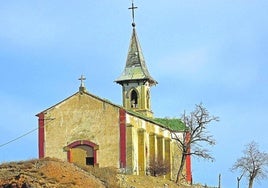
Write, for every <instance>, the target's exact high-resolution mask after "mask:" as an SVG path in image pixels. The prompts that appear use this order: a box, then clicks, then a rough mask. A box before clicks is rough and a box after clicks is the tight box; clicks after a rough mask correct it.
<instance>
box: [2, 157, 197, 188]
mask: <svg viewBox="0 0 268 188" xmlns="http://www.w3.org/2000/svg"><path fill="white" fill-rule="evenodd" d="M66 187H68V188H103V187H108V188H119V187H121V188H144V187H148V188H202V186H198V185H195V186H178V185H176V184H175V183H174V182H171V181H168V180H167V179H163V178H157V177H151V176H134V175H123V174H118V173H117V170H116V169H114V168H93V167H90V166H82V167H81V166H80V167H78V166H76V165H74V164H71V163H68V162H63V161H61V160H58V159H51V158H45V159H41V160H29V161H21V162H10V163H3V164H0V188H66Z"/></svg>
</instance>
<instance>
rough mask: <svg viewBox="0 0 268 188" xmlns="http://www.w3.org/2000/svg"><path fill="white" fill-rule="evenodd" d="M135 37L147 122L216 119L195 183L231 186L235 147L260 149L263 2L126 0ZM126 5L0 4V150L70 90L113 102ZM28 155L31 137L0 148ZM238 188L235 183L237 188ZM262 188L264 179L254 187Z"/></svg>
mask: <svg viewBox="0 0 268 188" xmlns="http://www.w3.org/2000/svg"><path fill="white" fill-rule="evenodd" d="M135 4H136V6H138V9H137V10H136V16H135V22H136V29H137V33H138V37H139V40H140V43H141V46H142V49H143V53H144V56H145V59H146V63H147V66H148V69H149V71H150V73H151V75H152V76H153V77H154V78H155V79H156V80H157V81H158V82H159V84H158V85H157V86H156V87H154V88H152V108H153V111H154V114H155V116H156V117H180V116H181V114H182V113H183V111H184V110H186V112H190V111H191V110H193V109H194V105H195V104H198V103H200V102H202V103H203V104H204V106H205V107H206V108H207V109H208V110H209V111H210V112H211V114H213V115H216V116H219V117H220V122H218V123H213V124H211V126H210V128H209V130H210V133H211V134H213V135H214V138H215V139H216V140H217V144H216V146H214V147H213V148H211V153H212V154H213V156H214V157H215V159H216V160H215V161H214V162H213V163H210V162H206V161H203V160H198V159H194V160H193V178H194V182H201V183H204V184H205V183H206V184H208V185H214V186H216V185H217V184H218V183H217V182H218V174H219V173H221V176H222V187H226V188H228V187H235V186H236V177H237V176H238V175H239V174H238V173H232V172H230V170H229V169H230V168H231V166H232V165H233V163H234V162H235V160H236V159H237V158H239V157H240V156H242V150H243V148H244V145H245V144H247V143H249V142H250V141H252V140H255V141H256V142H257V143H259V145H260V150H262V151H266V152H268V147H267V146H268V139H267V131H268V128H267V127H268V118H267V106H268V88H267V83H268V74H267V72H268V59H267V54H268V53H267V52H268V35H267V33H268V22H267V19H268V11H267V10H268V1H266V0H258V1H250V0H217V1H215V0H203V1H201V0H187V1H186V0H167V1H141V0H136V1H135ZM130 5H131V1H130V0H124V1H123V0H118V1H110V0H102V1H85V0H80V1H63V0H58V1H52V0H46V1H33V0H28V1H16V0H14V1H2V2H1V5H0V65H1V68H0V80H1V89H0V104H1V105H0V114H1V122H0V126H1V131H0V145H1V144H4V143H6V142H8V141H10V140H12V139H14V138H16V137H18V136H20V135H22V134H24V133H27V132H28V131H30V130H33V129H35V128H36V127H37V118H36V117H35V114H37V113H38V112H40V111H42V110H44V109H46V108H48V107H50V106H51V105H54V104H55V103H57V102H59V101H61V100H62V99H65V98H66V97H68V96H70V95H71V94H73V93H74V92H76V91H77V90H78V87H79V84H80V83H79V81H78V78H79V77H80V75H81V74H84V75H85V76H86V78H87V80H86V87H87V90H88V91H89V92H91V93H92V94H95V95H98V96H100V97H102V98H106V99H108V100H110V101H112V102H114V103H116V104H121V87H120V85H117V84H116V83H114V82H113V81H114V80H115V79H116V78H117V77H118V76H119V75H120V74H121V72H122V71H123V68H124V65H125V61H126V55H127V50H128V46H129V41H130V36H131V32H132V28H131V22H132V20H131V12H130V11H129V10H128V7H129V6H130ZM36 157H37V132H33V133H31V134H29V135H27V136H25V137H23V138H22V139H19V140H17V141H16V142H12V143H10V144H7V145H5V146H2V147H0V162H4V161H11V160H24V159H31V158H36ZM245 185H246V179H245V178H244V179H242V181H241V187H244V186H245ZM255 187H256V188H260V187H268V180H265V181H260V182H259V183H258V182H255Z"/></svg>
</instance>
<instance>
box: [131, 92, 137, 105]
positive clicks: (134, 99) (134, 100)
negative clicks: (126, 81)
mask: <svg viewBox="0 0 268 188" xmlns="http://www.w3.org/2000/svg"><path fill="white" fill-rule="evenodd" d="M130 102H131V108H137V107H138V94H137V92H136V91H135V90H132V91H131V94H130Z"/></svg>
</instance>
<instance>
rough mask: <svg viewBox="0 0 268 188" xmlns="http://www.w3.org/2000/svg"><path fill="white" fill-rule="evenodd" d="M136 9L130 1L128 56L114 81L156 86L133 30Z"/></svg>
mask: <svg viewBox="0 0 268 188" xmlns="http://www.w3.org/2000/svg"><path fill="white" fill-rule="evenodd" d="M137 8H138V7H135V6H134V3H133V1H132V6H131V7H130V8H129V9H131V10H132V27H133V30H132V36H131V40H130V45H129V49H128V55H127V61H126V66H125V69H124V71H123V73H122V74H121V76H120V77H119V78H118V79H117V80H115V82H117V83H118V84H121V85H122V84H123V83H124V82H129V81H134V80H135V81H140V80H143V81H149V84H150V85H156V84H157V81H156V80H154V79H153V78H152V77H151V75H150V73H149V71H148V69H147V66H146V63H145V59H144V56H143V53H142V49H141V46H140V43H139V40H138V36H137V33H136V29H135V22H134V21H135V20H134V19H135V12H134V10H135V9H137Z"/></svg>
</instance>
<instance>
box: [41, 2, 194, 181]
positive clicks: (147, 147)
mask: <svg viewBox="0 0 268 188" xmlns="http://www.w3.org/2000/svg"><path fill="white" fill-rule="evenodd" d="M134 8H136V7H134V6H133V4H132V7H131V8H130V9H132V16H133V23H132V36H131V40H130V46H129V50H128V54H127V60H126V65H125V68H124V70H123V72H122V74H121V75H120V76H119V77H118V78H117V79H116V80H115V82H116V83H118V84H120V85H121V86H122V99H123V105H122V106H121V105H117V104H114V103H112V102H110V101H108V100H106V99H102V98H101V97H99V96H96V95H94V94H92V93H90V92H88V91H87V89H86V87H85V84H84V79H85V78H84V77H83V76H81V78H80V79H79V80H80V81H81V85H80V87H79V90H78V91H77V92H76V93H74V94H73V95H71V96H70V97H68V98H66V99H64V100H62V101H61V102H59V103H57V104H55V105H53V106H51V107H49V108H48V109H45V110H43V111H42V112H40V113H38V114H37V115H36V116H37V117H38V125H39V131H38V148H39V158H44V157H55V158H59V159H62V160H65V161H69V162H72V163H78V164H82V165H93V166H99V167H115V168H118V169H120V170H123V172H125V173H127V174H134V175H145V174H148V167H149V165H150V164H152V162H155V161H158V162H159V161H162V162H165V164H168V165H169V169H170V172H169V173H168V174H167V175H166V176H165V177H166V178H169V179H173V180H174V179H175V177H176V175H177V171H178V168H179V164H180V155H181V153H180V150H179V149H178V146H177V144H176V142H175V140H174V139H173V138H172V135H171V133H170V131H169V128H168V127H169V125H168V121H167V119H166V118H165V119H164V118H162V120H163V119H164V120H165V121H161V118H155V117H154V116H153V112H152V109H151V92H150V89H151V87H152V86H154V85H156V84H157V81H156V80H155V79H154V78H153V77H152V76H151V75H150V73H149V71H148V69H147V66H146V63H145V59H144V56H143V53H142V49H141V46H140V43H139V41H138V37H137V32H136V28H135V23H134V12H133V10H134ZM177 123H178V124H180V121H179V120H178V121H177ZM176 129H177V130H176V131H177V134H182V132H183V131H184V129H185V127H184V126H180V127H179V126H178V127H177V128H176ZM184 169H185V172H184V174H185V176H186V181H187V182H190V181H191V179H192V177H191V159H190V156H188V158H187V160H186V165H185V168H184Z"/></svg>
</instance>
